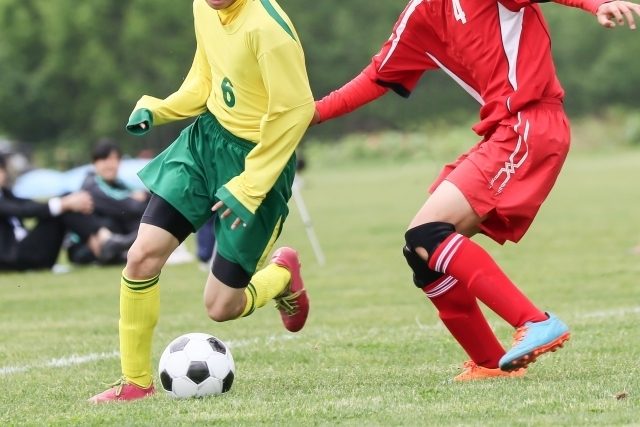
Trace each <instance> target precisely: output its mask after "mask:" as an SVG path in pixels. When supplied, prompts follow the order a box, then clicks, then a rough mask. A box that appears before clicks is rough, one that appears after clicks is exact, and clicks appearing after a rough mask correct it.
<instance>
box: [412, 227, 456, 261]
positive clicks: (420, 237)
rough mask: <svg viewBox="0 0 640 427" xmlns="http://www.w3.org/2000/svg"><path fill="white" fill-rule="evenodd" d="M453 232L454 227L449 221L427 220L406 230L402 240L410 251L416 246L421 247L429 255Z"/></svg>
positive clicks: (414, 249)
mask: <svg viewBox="0 0 640 427" xmlns="http://www.w3.org/2000/svg"><path fill="white" fill-rule="evenodd" d="M455 232H456V228H455V227H454V226H453V224H451V223H448V222H428V223H426V224H422V225H419V226H417V227H414V228H410V229H409V230H407V232H406V233H405V234H404V240H405V242H406V245H407V248H409V250H410V251H411V252H415V251H416V248H423V249H424V250H426V251H427V254H428V255H429V256H430V255H431V254H432V253H433V252H435V250H436V248H437V247H438V246H439V245H440V243H442V242H443V241H444V240H445V239H446V238H447V237H449V236H450V235H451V234H453V233H455Z"/></svg>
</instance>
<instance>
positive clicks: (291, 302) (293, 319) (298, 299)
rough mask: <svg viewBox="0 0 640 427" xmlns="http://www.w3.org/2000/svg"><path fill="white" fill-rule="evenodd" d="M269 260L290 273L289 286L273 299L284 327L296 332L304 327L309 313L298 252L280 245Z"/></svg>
mask: <svg viewBox="0 0 640 427" xmlns="http://www.w3.org/2000/svg"><path fill="white" fill-rule="evenodd" d="M271 262H272V263H274V264H276V265H279V266H280V267H284V268H286V269H287V270H289V272H290V273H291V281H290V282H289V286H288V287H287V289H286V290H285V291H284V292H283V293H282V294H280V295H278V296H277V297H276V298H274V299H275V301H276V308H277V309H278V310H279V311H280V317H281V318H282V323H284V327H285V328H287V330H288V331H291V332H298V331H299V330H300V329H302V328H303V327H304V324H305V322H306V321H307V316H308V315H309V297H308V296H307V290H306V289H305V288H304V282H303V281H302V276H301V275H300V267H301V265H300V260H299V259H298V253H297V252H296V251H295V250H293V249H291V248H287V247H282V248H280V249H278V250H276V251H275V252H274V254H273V256H272V257H271Z"/></svg>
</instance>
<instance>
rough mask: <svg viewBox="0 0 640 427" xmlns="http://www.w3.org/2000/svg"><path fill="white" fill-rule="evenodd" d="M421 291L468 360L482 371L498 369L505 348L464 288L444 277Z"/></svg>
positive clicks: (453, 280)
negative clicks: (434, 307)
mask: <svg viewBox="0 0 640 427" xmlns="http://www.w3.org/2000/svg"><path fill="white" fill-rule="evenodd" d="M422 290H423V291H424V293H425V294H427V296H428V297H429V299H430V300H431V302H432V303H433V305H435V306H436V308H437V309H438V315H439V316H440V319H441V320H442V323H444V325H445V326H446V327H447V329H448V330H449V332H451V335H453V336H454V338H455V339H456V341H458V343H459V344H460V345H461V346H462V348H463V349H464V351H465V352H466V353H467V354H468V355H469V357H470V358H471V360H473V361H474V362H475V363H476V364H478V365H480V366H482V367H485V368H490V369H494V368H497V367H498V361H499V360H500V358H501V357H502V356H503V355H504V353H505V352H504V348H503V347H502V345H501V344H500V342H499V341H498V339H497V338H496V336H495V334H494V333H493V331H492V330H491V327H490V326H489V323H488V322H487V319H486V318H485V317H484V314H483V313H482V311H481V310H480V307H479V306H478V303H477V301H476V298H475V297H474V296H473V295H471V293H470V292H469V290H468V289H467V287H466V286H465V285H464V284H463V283H458V281H457V280H456V279H454V278H453V277H451V276H447V275H445V276H443V277H441V278H440V279H438V280H436V281H435V282H433V283H430V284H429V285H427V286H425V287H424V288H422Z"/></svg>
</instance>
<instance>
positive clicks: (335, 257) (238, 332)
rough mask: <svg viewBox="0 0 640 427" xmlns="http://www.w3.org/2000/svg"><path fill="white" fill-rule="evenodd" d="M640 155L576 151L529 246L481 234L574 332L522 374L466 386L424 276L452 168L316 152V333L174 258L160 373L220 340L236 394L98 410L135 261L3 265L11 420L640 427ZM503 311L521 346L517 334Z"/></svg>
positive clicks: (168, 273) (311, 204) (297, 234)
mask: <svg viewBox="0 0 640 427" xmlns="http://www.w3.org/2000/svg"><path fill="white" fill-rule="evenodd" d="M325 148H326V149H327V150H329V149H331V147H325ZM576 154H577V155H576ZM639 162H640V152H639V151H638V150H630V149H629V148H627V149H626V150H625V151H622V152H620V151H618V152H607V153H604V154H602V155H595V154H594V153H584V152H582V153H572V155H571V156H570V159H569V161H568V162H567V165H566V167H565V170H564V172H563V174H562V175H561V176H560V179H559V181H558V183H557V185H556V188H555V189H554V192H553V193H552V195H551V197H550V199H549V200H548V202H547V203H546V204H545V206H544V207H543V208H542V210H541V211H540V213H539V216H538V218H537V220H536V222H535V223H534V226H533V227H532V229H531V230H530V231H529V233H528V235H527V236H526V237H525V239H524V240H523V241H522V242H521V243H520V244H518V245H512V244H508V245H505V246H498V245H496V244H494V243H492V242H490V241H488V240H487V239H478V242H480V243H481V244H482V245H483V246H485V247H486V248H487V250H488V251H489V252H490V253H491V254H492V255H493V256H494V257H495V258H496V260H497V261H498V263H499V264H500V265H501V267H502V268H503V269H504V270H505V271H506V272H507V274H509V275H510V276H511V277H512V278H513V279H514V280H515V281H516V282H517V283H518V284H519V286H520V287H521V288H522V289H523V290H524V291H525V292H526V293H527V294H528V295H529V296H530V297H531V298H532V299H533V301H534V302H536V303H537V304H539V305H540V307H542V308H544V309H549V310H552V311H553V312H555V313H556V314H558V315H559V316H560V317H561V318H562V319H563V320H565V321H566V322H567V323H568V324H569V326H570V327H571V328H572V333H573V336H572V338H571V340H570V341H569V342H568V343H567V345H566V347H565V348H563V349H562V350H560V351H559V352H557V353H553V354H551V355H545V356H543V357H542V358H541V359H540V360H539V361H538V362H536V363H535V364H534V365H532V366H531V368H530V369H529V372H528V374H527V376H526V377H525V378H523V379H521V380H495V381H486V382H483V381H481V382H476V383H466V384H456V383H452V382H451V381H450V379H451V378H452V377H453V376H454V375H455V374H457V373H458V372H459V371H458V368H459V366H460V364H461V363H462V362H463V361H464V360H465V359H466V357H465V355H464V353H463V352H462V351H461V350H460V348H459V346H458V345H457V344H456V343H455V342H454V340H453V339H452V338H451V336H450V335H449V334H448V332H447V331H446V330H445V328H444V327H443V326H442V325H441V323H440V322H439V320H438V317H437V314H436V313H435V310H434V308H433V307H432V306H431V304H430V303H429V302H428V301H426V298H425V297H424V294H423V293H422V292H421V291H419V290H417V289H416V288H415V287H414V286H413V284H412V283H411V275H410V272H409V270H408V269H407V266H406V263H405V260H404V258H403V256H402V253H401V248H402V242H403V237H402V236H403V233H404V231H405V227H406V225H407V224H408V222H409V221H410V219H411V217H412V215H413V213H414V212H415V210H417V209H418V208H419V206H420V205H421V204H422V202H423V201H424V198H425V196H424V193H425V188H426V186H427V185H428V183H429V182H430V180H431V178H432V177H433V176H434V175H435V174H436V173H437V171H438V167H439V163H438V162H433V161H423V160H417V161H414V160H407V159H404V160H401V159H398V160H394V159H389V160H378V161H373V160H371V159H369V160H367V161H366V162H362V163H360V164H359V165H358V167H357V168H350V169H347V168H337V169H336V168H333V167H332V165H327V166H323V165H320V164H319V163H316V162H314V161H313V160H312V161H311V163H310V167H309V169H308V171H307V172H305V176H304V178H305V181H304V183H305V185H304V187H303V189H302V193H303V196H304V198H305V202H306V204H307V207H308V208H309V212H310V214H311V216H312V219H313V221H314V227H315V230H316V232H317V234H318V238H319V240H320V243H321V244H322V247H323V249H324V251H325V254H326V258H327V264H326V265H325V266H319V265H318V264H317V263H316V261H315V259H314V255H313V251H312V248H311V246H310V244H309V241H308V240H307V237H306V233H305V227H304V224H303V223H302V221H301V219H300V216H299V215H298V212H297V209H296V206H295V204H294V203H293V202H292V204H291V207H290V208H291V214H290V216H289V218H288V220H287V224H286V226H285V228H284V232H283V235H282V236H281V238H280V241H279V242H278V244H281V245H291V246H294V247H296V248H297V249H299V251H300V253H301V259H302V262H303V273H304V275H305V280H306V284H307V286H308V289H309V294H310V298H311V312H310V317H309V322H308V324H307V327H306V328H305V329H304V330H303V331H301V332H300V333H298V334H290V333H287V332H286V331H285V330H284V329H283V327H282V325H281V323H280V319H279V316H278V314H277V312H276V311H275V310H274V309H273V307H271V306H270V305H267V306H266V307H264V308H262V309H259V310H256V312H255V313H254V314H252V315H251V316H250V317H248V318H245V319H240V320H237V321H233V322H225V323H220V324H216V323H213V322H211V321H210V320H209V319H208V318H207V316H206V314H205V310H204V308H203V304H202V285H203V283H204V281H205V280H206V272H203V271H200V270H199V269H198V268H197V267H196V266H195V265H193V264H187V265H178V266H167V267H166V268H164V269H163V272H162V276H161V282H160V283H161V284H160V286H161V289H162V291H161V294H162V296H161V298H162V304H161V315H160V321H159V324H158V327H157V329H156V334H155V338H154V343H153V363H154V368H155V366H156V364H157V362H158V359H159V356H160V354H161V352H162V350H163V348H164V346H165V345H166V344H167V343H168V342H169V341H170V340H171V339H173V338H175V337H176V336H178V335H180V334H182V333H185V332H192V331H203V332H209V333H212V334H214V335H216V336H218V337H220V338H221V339H223V340H225V341H228V342H230V343H231V344H232V352H233V355H234V358H235V361H236V366H237V371H236V373H237V376H236V380H235V382H234V385H233V388H232V390H231V391H230V393H229V394H227V395H223V396H220V397H218V398H207V399H198V400H184V401H180V400H172V399H170V398H168V397H167V396H165V395H163V394H162V393H161V394H158V395H157V396H155V397H153V398H151V399H148V400H145V401H141V402H137V403H130V404H113V405H104V406H100V407H93V406H91V405H89V404H87V402H86V399H87V398H88V397H89V396H91V395H92V394H94V393H96V392H98V391H101V390H102V389H103V388H104V387H105V386H106V383H107V382H109V381H113V380H115V379H116V378H117V376H118V372H119V369H120V364H119V361H118V357H117V354H116V351H117V349H118V339H117V329H118V290H119V276H120V272H121V270H120V269H119V268H118V267H110V268H78V269H75V270H74V271H72V272H71V273H69V274H64V275H52V274H50V273H26V274H7V273H2V274H1V275H0V343H1V344H0V381H2V384H3V391H2V404H1V405H0V425H3V426H4V425H10V426H22V425H34V426H35V425H38V426H40V425H55V426H66V425H81V426H85V425H87V426H89V425H90V426H98V425H106V426H113V425H140V426H143V425H144V426H156V425H184V426H193V425H215V426H266V425H268V426H271V425H273V426H336V425H349V426H505V427H506V426H509V427H511V426H551V425H553V426H567V427H569V426H570V427H574V426H631V425H637V424H638V413H640V394H639V391H640V365H639V364H638V359H639V358H640V346H638V340H639V338H640V333H639V331H638V322H639V321H640V310H639V307H638V301H639V300H640V299H639V291H638V285H637V284H638V275H639V274H640V263H639V262H638V256H634V255H631V254H629V253H628V248H630V247H631V246H633V245H635V244H636V243H638V239H640V232H639V231H638V222H637V218H638V206H637V194H638V191H637V189H635V188H634V186H633V185H620V183H636V182H638V181H639V180H640V169H639V168H638V164H639ZM630 190H631V191H632V192H634V193H633V195H631V196H630V195H629V191H630ZM489 315H490V323H491V325H492V326H493V327H494V329H495V331H496V333H497V335H498V336H499V337H500V339H501V341H502V342H503V343H504V344H505V345H509V343H510V341H511V333H512V332H513V331H512V330H511V328H510V327H508V326H507V325H506V323H505V322H504V321H502V320H500V319H498V318H497V317H495V316H493V315H491V313H489ZM72 355H74V356H75V358H72V357H71V356H72ZM88 355H93V358H84V359H83V357H86V356H88ZM64 362H67V363H68V366H64ZM71 362H74V363H71ZM10 368H14V370H11V369H10ZM15 368H18V370H15ZM19 369H25V370H24V371H21V370H19Z"/></svg>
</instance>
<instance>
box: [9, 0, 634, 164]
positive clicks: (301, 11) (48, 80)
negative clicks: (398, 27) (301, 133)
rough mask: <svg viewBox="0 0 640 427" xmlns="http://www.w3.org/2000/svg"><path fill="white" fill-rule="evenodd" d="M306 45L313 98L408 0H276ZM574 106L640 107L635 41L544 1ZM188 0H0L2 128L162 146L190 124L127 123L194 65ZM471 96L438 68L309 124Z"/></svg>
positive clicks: (373, 117)
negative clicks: (406, 90)
mask: <svg viewBox="0 0 640 427" xmlns="http://www.w3.org/2000/svg"><path fill="white" fill-rule="evenodd" d="M280 4H281V6H282V7H283V8H284V9H285V10H286V11H287V12H288V14H289V16H290V17H291V18H292V19H293V21H294V23H295V25H296V28H297V30H298V33H299V35H300V38H301V39H302V43H303V45H304V47H305V52H306V60H307V70H308V73H309V78H310V81H311V86H312V89H313V92H314V94H315V96H316V97H321V96H323V95H325V94H327V93H328V92H329V91H331V90H332V89H335V88H336V87H338V86H339V85H341V84H342V83H344V82H346V81H347V80H349V79H351V78H352V77H354V76H355V75H356V74H357V73H358V72H359V71H360V70H361V69H362V68H363V67H364V66H365V65H366V64H367V63H368V61H369V60H370V58H371V56H372V55H373V54H375V53H376V52H377V51H378V49H379V47H380V45H381V44H382V43H383V42H384V41H385V40H386V39H387V38H388V37H389V34H390V31H391V28H392V25H393V23H394V22H395V19H396V17H397V16H398V15H399V13H400V12H401V11H402V9H403V8H404V6H405V5H406V1H405V0H387V1H379V2H378V1H376V2H374V1H371V0H349V1H348V2H338V1H328V0H325V1H317V2H307V1H300V0H280ZM541 7H542V9H543V11H544V14H545V16H546V17H547V20H548V22H549V25H550V28H551V35H552V40H553V50H554V57H555V60H556V65H557V69H558V74H559V76H560V79H561V81H562V83H563V85H564V87H565V89H566V91H567V100H566V102H567V108H568V111H569V113H570V114H571V115H573V116H576V115H581V114H594V113H595V114H597V113H598V112H599V111H600V109H601V108H603V106H607V105H614V104H615V105H620V106H623V107H627V108H635V107H636V105H637V101H636V99H635V93H636V92H637V91H636V88H637V87H639V86H640V72H638V70H639V69H640V43H639V42H640V39H639V38H638V37H640V36H638V35H637V34H636V33H635V32H633V31H628V30H627V29H626V28H624V29H620V28H618V29H616V30H614V31H611V30H605V29H603V28H601V27H599V26H598V25H597V24H596V22H595V18H594V17H592V16H590V15H589V14H587V13H585V12H582V11H579V10H577V9H569V8H566V7H563V6H559V5H556V4H543V5H542V6H541ZM194 48H195V40H194V36H193V22H192V12H191V2H190V1H175V0H129V1H126V2H118V1H113V0H91V1H88V2H81V1H77V0H56V1H55V2H51V1H49V2H38V1H33V0H0V135H5V137H8V138H9V139H13V140H17V141H22V142H26V143H30V144H33V145H34V146H36V147H38V148H44V147H55V146H64V147H67V148H68V149H70V150H72V151H74V152H75V153H77V155H78V156H80V155H82V153H83V152H85V153H86V149H87V147H88V146H90V145H91V144H93V142H94V141H95V140H96V139H97V138H99V137H102V136H110V137H113V138H115V139H117V140H120V141H121V142H122V144H123V145H124V146H125V147H126V148H128V149H129V151H130V152H133V151H137V150H139V149H142V148H152V149H154V150H158V149H160V148H161V147H163V146H164V145H166V144H167V143H168V142H170V141H171V140H172V139H173V137H174V136H175V135H176V133H177V131H178V129H180V128H181V127H182V126H183V124H178V125H175V126H171V125H169V126H166V127H161V128H157V129H156V130H155V132H152V133H151V134H150V135H149V136H148V137H145V138H141V139H138V138H133V137H130V136H128V135H127V134H126V133H125V132H124V130H123V129H124V124H125V122H126V120H127V118H128V115H129V113H130V111H131V109H132V108H133V105H134V104H135V102H136V101H137V99H138V98H139V97H140V96H141V95H142V94H151V95H154V96H158V97H164V96H166V95H168V94H170V93H171V92H172V91H174V90H175V89H177V87H178V86H179V85H180V82H181V80H182V78H183V77H184V76H185V74H186V72H187V71H188V68H189V66H190V64H191V60H192V57H193V51H194ZM474 102H475V101H473V100H471V99H470V97H468V96H467V95H466V93H464V92H463V91H462V89H460V88H459V87H458V86H457V85H455V84H454V83H453V82H450V81H449V79H448V77H446V76H444V75H443V73H441V72H436V73H429V75H426V76H425V77H424V78H423V79H422V81H421V83H420V85H419V87H418V88H417V89H416V91H415V92H414V93H413V94H412V95H411V97H410V99H409V100H403V99H401V98H400V97H397V96H394V95H387V96H386V97H385V99H384V100H382V101H381V102H377V103H374V104H372V105H370V106H367V107H365V108H363V109H362V110H361V111H358V112H356V113H355V114H352V115H350V116H348V117H345V118H343V119H341V120H337V121H334V122H331V123H329V124H326V125H323V126H321V127H319V128H317V129H316V128H314V129H313V131H312V132H313V134H314V135H315V136H319V137H320V138H323V139H327V140H330V139H332V138H335V137H337V136H338V135H341V134H343V133H345V132H352V131H363V130H364V131H367V130H377V129H407V128H415V127H418V126H420V124H421V123H424V122H425V121H426V120H439V121H441V120H446V121H453V122H460V121H465V122H468V121H470V120H473V118H474V117H475V115H476V114H477V106H476V105H475V104H474Z"/></svg>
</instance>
